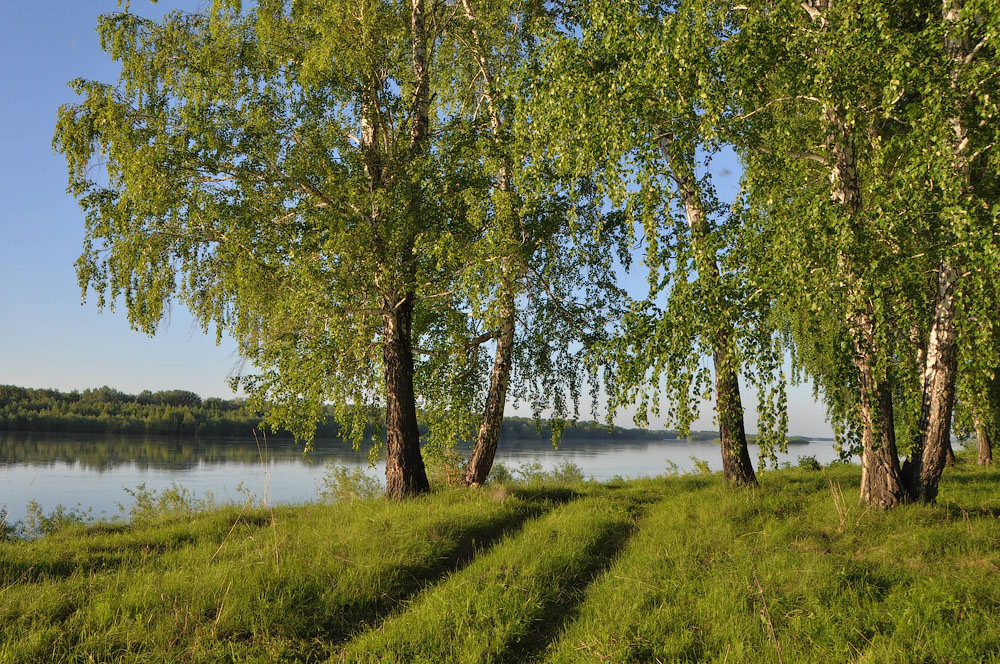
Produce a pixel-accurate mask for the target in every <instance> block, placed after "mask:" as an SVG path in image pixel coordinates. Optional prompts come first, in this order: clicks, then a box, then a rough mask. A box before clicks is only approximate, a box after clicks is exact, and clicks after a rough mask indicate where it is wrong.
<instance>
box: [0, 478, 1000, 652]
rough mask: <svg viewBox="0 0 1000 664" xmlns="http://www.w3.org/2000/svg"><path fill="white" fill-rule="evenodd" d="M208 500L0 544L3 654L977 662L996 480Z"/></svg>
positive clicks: (995, 624)
mask: <svg viewBox="0 0 1000 664" xmlns="http://www.w3.org/2000/svg"><path fill="white" fill-rule="evenodd" d="M859 475H860V473H859V471H858V469H857V468H856V467H849V466H839V467H834V468H825V469H823V470H821V471H809V470H783V471H772V472H766V473H763V474H762V475H761V487H760V488H759V489H756V490H753V491H733V490H729V489H726V488H725V487H724V486H723V485H722V482H721V479H720V478H719V476H718V475H714V476H697V477H694V476H691V477H672V478H666V479H662V478H661V479H650V480H640V481H630V482H615V483H609V484H596V483H590V482H587V483H579V482H576V483H572V484H568V485H562V486H553V485H552V484H551V482H550V483H548V484H546V483H545V482H542V481H539V482H535V483H533V484H532V485H531V486H522V487H520V488H508V489H496V488H492V489H491V488H487V489H484V490H466V489H452V490H440V491H437V492H435V493H433V494H432V495H429V496H426V497H422V498H419V499H415V500H410V501H405V502H400V503H393V502H386V501H383V500H381V499H369V500H355V501H353V502H342V503H337V504H333V505H306V506H299V507H280V508H274V509H273V510H272V509H256V508H254V509H251V508H249V507H240V506H226V507H219V508H214V509H211V510H209V511H184V510H174V511H172V512H169V513H168V514H165V515H162V516H159V517H157V516H156V515H155V514H146V515H144V517H143V519H141V520H138V521H136V522H135V523H131V524H127V523H118V524H96V525H89V526H80V525H76V526H70V527H68V528H64V529H62V530H60V531H59V532H56V533H55V534H52V535H49V536H47V537H43V538H40V539H37V540H34V541H17V540H15V541H6V542H0V661H3V662H87V661H97V662H119V661H128V662H173V661H184V662H218V661H259V662H269V661H328V660H329V661H359V662H375V661H386V662H420V661H424V662H527V661H551V662H656V661H661V662H703V661H706V662H709V661H715V662H740V661H747V662H781V663H790V662H816V661H817V660H819V661H829V662H841V661H845V662H948V661H951V662H990V661H1000V655H998V653H1000V519H998V516H1000V481H998V478H1000V473H998V471H996V470H993V469H980V468H977V467H974V466H971V465H962V466H957V467H955V468H950V469H948V471H947V473H946V474H945V479H944V482H943V484H942V487H941V495H940V498H939V501H938V504H937V505H934V506H919V505H907V506H904V507H902V508H900V509H897V510H895V511H893V512H889V513H883V512H879V511H873V510H868V509H865V507H864V506H863V505H860V504H858V502H857V490H858V481H859Z"/></svg>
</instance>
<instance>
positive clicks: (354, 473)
mask: <svg viewBox="0 0 1000 664" xmlns="http://www.w3.org/2000/svg"><path fill="white" fill-rule="evenodd" d="M317 489H318V490H319V499H320V500H321V501H323V502H328V503H332V502H338V501H344V500H368V499H370V498H374V497H376V496H378V495H380V494H381V493H382V485H381V484H380V483H379V481H378V480H377V479H375V478H374V477H372V476H371V475H368V474H366V473H365V471H364V469H363V468H348V467H347V466H342V465H338V464H334V463H327V464H326V472H325V473H324V475H323V477H322V478H321V479H320V480H319V482H318V484H317Z"/></svg>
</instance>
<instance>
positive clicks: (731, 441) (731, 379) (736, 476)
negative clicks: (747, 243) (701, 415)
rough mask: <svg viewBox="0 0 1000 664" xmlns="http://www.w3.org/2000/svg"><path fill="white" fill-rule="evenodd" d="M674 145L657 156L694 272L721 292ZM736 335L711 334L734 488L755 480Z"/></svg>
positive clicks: (701, 213)
mask: <svg viewBox="0 0 1000 664" xmlns="http://www.w3.org/2000/svg"><path fill="white" fill-rule="evenodd" d="M673 146H674V143H673V139H672V138H671V137H670V136H663V137H661V139H660V153H661V154H662V155H663V158H664V160H665V161H666V163H667V168H668V170H669V174H670V177H671V178H672V179H673V180H674V183H675V184H676V185H677V191H678V193H679V194H680V197H681V200H682V202H683V203H684V214H685V216H686V217H687V222H688V229H689V231H690V233H691V247H692V250H693V251H694V254H695V264H696V266H697V268H698V280H699V282H701V283H702V284H703V286H704V291H705V292H708V293H715V292H717V291H718V288H719V279H720V275H719V266H718V264H717V262H716V256H715V252H714V250H713V249H712V248H711V246H710V245H709V238H708V235H709V228H708V218H707V217H706V216H705V210H704V206H703V205H702V202H701V195H700V192H699V191H698V185H697V183H696V182H695V179H694V169H693V168H691V167H690V166H689V164H688V163H687V162H686V161H685V160H684V159H683V158H682V157H675V156H674V155H673V154H672V149H673ZM733 334H734V330H733V326H732V324H731V323H730V321H729V320H726V319H720V321H719V322H717V327H716V330H715V332H714V333H713V335H712V339H711V343H712V361H713V364H714V365H715V408H716V411H717V412H718V415H719V437H720V438H721V441H720V444H721V447H722V474H723V476H724V477H725V478H726V482H728V483H729V484H730V485H732V486H756V485H757V476H756V474H754V470H753V465H752V464H751V462H750V452H749V450H748V449H747V437H746V429H745V427H744V423H743V403H742V399H741V398H740V384H739V370H738V367H737V366H735V362H734V361H733V358H732V349H731V346H732V338H733Z"/></svg>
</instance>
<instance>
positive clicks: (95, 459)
mask: <svg viewBox="0 0 1000 664" xmlns="http://www.w3.org/2000/svg"><path fill="white" fill-rule="evenodd" d="M750 454H751V457H753V458H754V459H755V462H754V465H755V467H756V465H757V461H756V455H757V448H756V446H751V450H750ZM800 456H814V457H816V459H817V460H818V461H819V462H820V463H823V464H826V463H829V462H830V461H833V460H834V459H836V458H837V452H836V450H835V449H834V447H833V441H831V440H811V441H809V442H808V443H799V444H794V445H789V447H788V453H787V454H779V455H778V461H779V463H782V462H787V463H791V464H793V465H794V464H795V463H797V461H798V458H799V457H800ZM696 460H700V461H705V462H707V463H708V466H709V468H711V469H712V470H720V469H721V467H722V458H721V455H720V452H719V446H718V444H717V443H714V442H709V441H691V442H688V441H684V440H662V441H622V440H600V439H590V440H564V441H562V443H561V444H560V446H559V449H558V450H554V449H553V448H552V446H551V444H549V443H548V442H539V441H523V440H509V441H501V444H500V449H499V450H498V453H497V462H499V463H503V464H504V465H506V466H507V467H508V468H510V469H511V470H514V471H516V470H517V469H518V468H519V467H521V466H522V465H523V464H531V463H535V462H537V463H539V464H541V466H542V468H543V469H545V470H549V469H552V468H554V467H556V466H557V465H558V464H560V463H563V462H566V461H568V462H571V463H573V464H575V465H577V466H578V467H579V468H580V469H581V470H582V471H583V474H584V476H586V477H593V478H594V479H597V480H607V479H611V478H613V477H615V476H621V477H629V478H637V477H650V476H656V475H662V474H664V473H666V472H667V470H668V464H669V463H674V464H676V465H677V468H678V470H679V471H680V472H689V471H692V470H694V468H695V461H696ZM327 464H336V465H343V466H348V467H350V468H362V469H364V471H365V472H366V473H369V474H371V475H372V476H373V477H376V478H381V477H382V476H383V474H384V465H379V466H376V467H374V468H369V467H368V462H367V453H366V452H363V451H359V452H356V451H354V450H352V449H351V448H350V446H349V445H347V444H344V443H340V442H321V443H318V444H317V445H316V447H315V449H313V450H312V451H310V452H309V453H308V454H303V452H302V447H301V446H300V445H296V444H294V443H292V442H290V441H285V440H282V441H275V440H274V439H268V440H267V441H266V442H265V441H263V440H260V441H255V440H254V439H253V438H250V439H249V440H236V439H232V440H231V439H225V440H205V439H200V440H199V439H177V438H155V437H131V436H92V435H66V434H59V435H40V434H20V433H0V507H5V508H6V510H7V512H8V516H7V520H8V522H13V521H16V520H19V519H21V518H23V517H24V515H25V513H26V507H27V504H28V503H29V502H30V501H36V502H37V503H39V505H40V506H41V508H42V510H43V511H44V512H50V511H51V510H52V509H54V508H55V507H56V506H57V505H63V506H65V507H67V508H75V507H77V506H79V507H80V508H82V509H83V510H84V511H86V510H90V511H91V512H90V513H91V516H92V517H94V518H101V517H114V516H116V515H118V514H119V513H121V511H122V509H127V508H128V506H129V504H130V501H131V497H130V495H129V493H128V492H126V489H135V488H136V487H137V486H139V485H144V486H145V488H146V489H147V490H152V491H159V490H162V489H164V488H166V487H169V486H171V485H172V484H176V485H177V486H180V487H183V488H184V489H186V490H188V491H189V492H191V493H192V494H193V495H194V496H196V497H199V498H203V497H205V496H207V495H209V494H211V495H212V496H213V497H214V499H215V500H217V501H221V502H230V501H243V500H245V499H246V495H247V493H249V494H251V495H253V496H254V498H255V500H257V501H265V500H266V501H268V502H274V503H297V502H308V501H311V500H315V499H316V498H317V495H318V489H317V486H318V483H319V482H320V480H321V479H322V478H323V476H324V474H325V472H326V468H327ZM515 475H516V473H515Z"/></svg>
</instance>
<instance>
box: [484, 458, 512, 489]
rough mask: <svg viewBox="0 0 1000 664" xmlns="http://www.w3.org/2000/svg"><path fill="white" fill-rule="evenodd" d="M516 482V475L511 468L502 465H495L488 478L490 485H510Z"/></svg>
mask: <svg viewBox="0 0 1000 664" xmlns="http://www.w3.org/2000/svg"><path fill="white" fill-rule="evenodd" d="M513 481H514V474H513V473H512V472H511V470H510V468H508V467H507V466H505V465H504V464H502V463H495V464H493V468H491V469H490V474H489V477H487V478H486V482H487V483H488V484H510V483H511V482H513Z"/></svg>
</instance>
